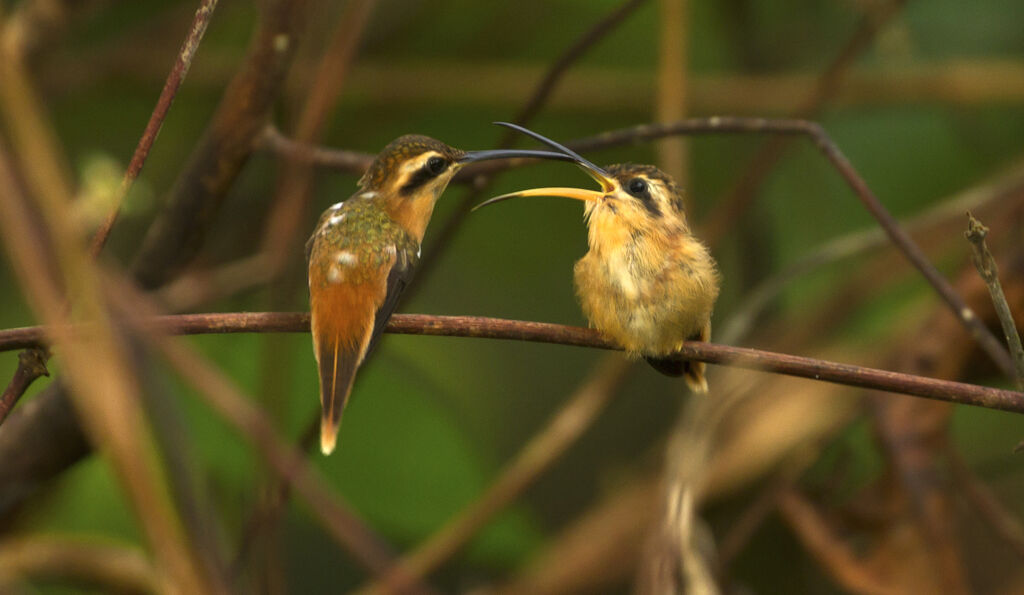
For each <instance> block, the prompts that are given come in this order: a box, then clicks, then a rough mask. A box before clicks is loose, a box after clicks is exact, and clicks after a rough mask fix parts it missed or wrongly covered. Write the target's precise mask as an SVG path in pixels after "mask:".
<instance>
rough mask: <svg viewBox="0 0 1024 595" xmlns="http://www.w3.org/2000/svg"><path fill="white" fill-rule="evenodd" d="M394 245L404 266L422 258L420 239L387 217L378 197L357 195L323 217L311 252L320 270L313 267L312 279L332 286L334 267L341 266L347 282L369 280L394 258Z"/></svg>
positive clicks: (401, 264)
mask: <svg viewBox="0 0 1024 595" xmlns="http://www.w3.org/2000/svg"><path fill="white" fill-rule="evenodd" d="M392 247H394V248H393V249H394V256H395V258H396V264H397V265H399V266H402V268H406V267H410V266H413V265H415V263H416V261H417V260H419V248H420V247H419V245H418V244H417V243H416V240H415V239H413V238H412V236H410V235H409V234H408V233H406V231H405V230H404V229H402V228H401V227H400V226H399V225H398V224H397V223H395V222H394V221H392V220H391V218H389V217H388V216H387V214H386V213H385V212H384V209H382V208H381V207H380V205H379V204H377V203H376V199H375V198H366V197H363V196H360V195H356V196H353V197H352V198H350V199H348V200H347V201H345V202H344V203H341V204H340V205H335V206H334V207H331V208H329V209H327V210H326V211H324V213H323V215H321V216H320V221H318V222H317V227H316V232H315V233H314V234H313V237H311V238H310V246H309V254H308V256H309V258H310V263H311V266H312V263H317V266H319V267H320V270H319V271H313V270H310V281H311V283H312V281H313V279H314V278H316V279H317V280H318V281H319V283H320V284H321V286H326V285H329V284H330V283H331V282H332V275H331V269H332V268H339V267H340V268H341V270H343V272H344V277H343V281H344V282H345V283H353V284H355V283H363V282H366V281H369V280H371V279H372V278H374V277H375V276H379V271H380V268H381V267H382V266H384V265H385V264H387V263H388V261H390V259H391V257H392V253H391V250H392ZM316 273H318V274H316ZM337 277H338V276H337V275H335V278H337Z"/></svg>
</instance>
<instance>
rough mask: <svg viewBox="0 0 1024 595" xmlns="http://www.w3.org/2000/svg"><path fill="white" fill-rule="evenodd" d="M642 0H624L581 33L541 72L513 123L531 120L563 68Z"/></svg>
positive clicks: (509, 135) (508, 138)
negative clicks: (542, 73) (539, 78)
mask: <svg viewBox="0 0 1024 595" xmlns="http://www.w3.org/2000/svg"><path fill="white" fill-rule="evenodd" d="M644 1H645V0H626V2H623V3H622V4H621V5H620V6H619V7H618V8H616V9H615V10H613V11H611V12H610V13H608V15H607V16H605V17H604V18H603V19H601V20H600V21H598V22H597V23H595V24H594V26H592V27H591V28H590V29H588V30H587V31H586V32H584V33H583V35H581V36H580V37H579V38H578V39H577V40H576V41H575V42H573V44H572V45H571V46H569V47H568V48H567V49H566V50H565V52H563V53H562V55H561V56H559V57H558V59H557V60H555V62H554V63H553V64H552V65H551V66H550V67H549V68H548V71H547V73H545V74H544V78H543V79H541V81H540V83H538V84H537V86H536V87H535V88H534V90H533V93H532V94H531V95H530V99H529V100H528V101H527V102H526V105H524V106H523V109H521V110H519V113H518V114H516V116H515V118H513V120H512V121H513V122H515V123H516V124H520V125H523V126H525V125H526V124H527V122H529V121H530V120H532V119H533V118H534V117H535V116H536V115H537V114H538V113H539V112H540V110H541V108H543V107H544V105H545V104H546V103H547V102H548V100H549V99H550V98H551V94H552V93H553V92H554V91H555V88H556V87H557V86H558V83H559V82H560V81H561V80H562V79H563V78H564V76H565V73H566V71H568V70H569V68H571V67H572V66H573V65H574V64H576V63H577V62H579V60H580V58H582V57H583V56H584V55H585V54H586V53H587V52H588V51H590V49H591V48H593V47H594V46H595V45H597V44H598V43H599V42H600V41H601V40H603V39H604V38H605V37H607V36H608V34H609V33H611V32H612V31H614V30H615V29H616V28H617V27H618V26H619V25H621V24H622V23H623V22H624V21H625V20H626V19H627V18H629V16H630V15H631V14H633V12H634V11H635V10H636V9H637V8H640V5H641V4H643V3H644ZM515 135H516V133H515V132H514V131H512V130H509V131H507V132H506V133H505V137H504V139H502V141H501V142H500V143H499V145H501V146H509V145H511V144H512V142H513V140H515Z"/></svg>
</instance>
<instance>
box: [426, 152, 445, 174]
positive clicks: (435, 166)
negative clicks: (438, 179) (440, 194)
mask: <svg viewBox="0 0 1024 595" xmlns="http://www.w3.org/2000/svg"><path fill="white" fill-rule="evenodd" d="M426 168H427V171H428V172H430V173H431V175H435V176H439V175H441V173H442V172H444V170H446V169H448V161H447V160H446V159H444V158H443V157H436V156H435V157H431V158H430V159H427V164H426Z"/></svg>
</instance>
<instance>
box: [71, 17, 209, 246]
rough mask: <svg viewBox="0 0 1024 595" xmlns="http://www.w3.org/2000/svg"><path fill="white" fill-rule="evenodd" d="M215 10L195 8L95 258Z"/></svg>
mask: <svg viewBox="0 0 1024 595" xmlns="http://www.w3.org/2000/svg"><path fill="white" fill-rule="evenodd" d="M215 8H217V0H202V1H201V2H200V4H199V8H197V9H196V14H195V17H194V18H193V19H192V26H191V27H189V30H188V35H186V36H185V41H184V42H183V43H182V44H181V49H180V50H179V51H178V56H177V58H176V59H175V60H174V65H173V66H171V72H170V74H168V75H167V80H166V81H165V82H164V88H163V90H162V91H160V97H159V98H157V100H156V107H154V108H153V113H152V114H151V115H150V116H149V121H148V122H147V123H146V128H145V130H143V132H142V138H140V139H139V144H138V145H136V147H135V152H134V153H133V154H132V158H131V161H129V162H128V169H126V170H125V172H124V178H123V179H122V180H121V186H120V187H119V188H118V190H117V194H116V195H115V196H114V197H113V200H112V205H113V207H112V208H111V211H110V213H109V214H108V215H107V218H106V219H105V220H104V221H103V224H102V225H100V228H99V229H98V230H96V233H95V234H94V235H93V237H92V244H91V245H90V248H89V249H90V252H91V253H92V255H93V256H96V255H97V254H99V253H100V251H101V250H103V246H104V244H106V243H107V238H108V237H110V230H111V229H112V228H113V227H114V223H115V222H116V221H117V215H118V213H119V212H120V211H121V203H122V202H124V197H125V196H127V195H128V191H129V190H131V187H132V184H134V183H135V180H136V178H138V177H139V172H141V171H142V166H143V165H145V163H146V158H147V157H148V156H149V151H150V149H152V148H153V142H154V141H156V137H157V135H158V134H159V133H160V127H161V126H163V123H164V118H165V117H167V112H168V110H170V109H171V104H172V103H173V102H174V97H175V96H176V95H177V94H178V88H179V87H180V86H181V82H182V81H183V80H185V75H186V74H188V69H189V67H190V66H191V65H192V58H193V56H195V54H196V49H198V48H199V42H200V41H201V40H202V39H203V34H204V33H206V26H207V25H208V24H209V23H210V17H211V16H213V10H214V9H215Z"/></svg>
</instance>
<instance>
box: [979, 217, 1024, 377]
mask: <svg viewBox="0 0 1024 595" xmlns="http://www.w3.org/2000/svg"><path fill="white" fill-rule="evenodd" d="M987 235H988V228H987V227H985V226H984V225H983V224H982V223H981V221H978V220H977V219H975V218H974V215H972V214H971V213H970V212H968V213H967V231H966V232H964V237H966V238H967V241H969V242H970V243H971V257H972V259H973V260H974V266H975V268H977V269H978V274H980V275H981V278H982V279H983V280H984V281H985V285H986V286H987V287H988V292H989V294H990V295H991V296H992V305H993V306H995V310H996V316H997V317H999V324H1000V325H1002V327H1003V334H1005V335H1006V344H1007V345H1008V346H1009V347H1010V354H1011V355H1012V356H1013V364H1014V366H1015V369H1016V371H1017V375H1016V380H1017V388H1018V389H1019V390H1024V347H1021V344H1020V334H1019V333H1017V325H1016V324H1015V323H1014V322H1013V313H1012V312H1010V305H1009V304H1008V303H1006V294H1005V293H1004V292H1003V285H1002V284H1001V283H1000V282H999V267H998V266H997V265H996V259H995V258H993V257H992V253H991V252H989V250H988V245H987V244H986V243H985V236H987Z"/></svg>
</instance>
